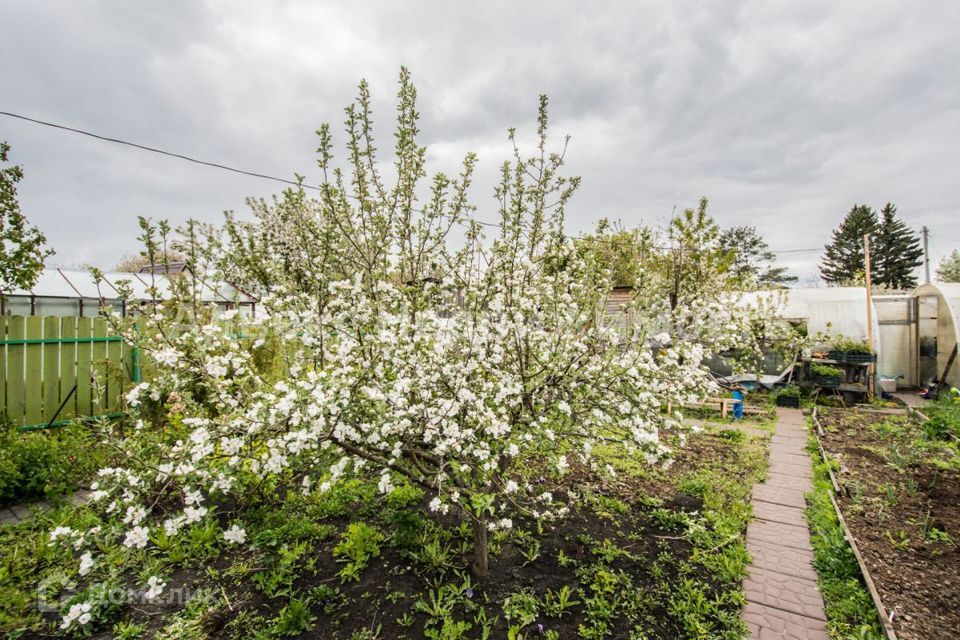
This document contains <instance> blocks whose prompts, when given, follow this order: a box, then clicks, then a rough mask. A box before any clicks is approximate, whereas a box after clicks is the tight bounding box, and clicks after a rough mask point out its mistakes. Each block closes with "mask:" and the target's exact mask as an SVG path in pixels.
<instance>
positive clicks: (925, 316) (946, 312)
mask: <svg viewBox="0 0 960 640" xmlns="http://www.w3.org/2000/svg"><path fill="white" fill-rule="evenodd" d="M913 297H914V298H915V299H916V301H917V307H918V311H919V313H918V319H919V322H918V323H917V325H916V335H917V344H919V349H918V351H917V354H916V367H917V369H918V370H919V380H920V383H921V384H928V383H930V382H931V381H933V380H942V381H944V382H945V383H946V384H947V385H949V386H954V387H955V386H960V364H958V358H957V343H958V335H960V334H958V331H960V323H958V316H957V313H958V311H960V284H947V283H942V282H937V283H928V284H923V285H920V286H919V287H917V289H916V290H915V291H914V292H913Z"/></svg>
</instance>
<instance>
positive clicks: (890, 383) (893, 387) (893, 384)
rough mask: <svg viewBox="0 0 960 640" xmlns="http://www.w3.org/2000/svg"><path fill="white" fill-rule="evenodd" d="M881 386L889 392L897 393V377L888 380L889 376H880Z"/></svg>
mask: <svg viewBox="0 0 960 640" xmlns="http://www.w3.org/2000/svg"><path fill="white" fill-rule="evenodd" d="M879 384H880V388H881V389H882V390H883V391H886V392H887V393H896V392H897V379H896V378H893V379H890V380H888V379H887V378H880V382H879Z"/></svg>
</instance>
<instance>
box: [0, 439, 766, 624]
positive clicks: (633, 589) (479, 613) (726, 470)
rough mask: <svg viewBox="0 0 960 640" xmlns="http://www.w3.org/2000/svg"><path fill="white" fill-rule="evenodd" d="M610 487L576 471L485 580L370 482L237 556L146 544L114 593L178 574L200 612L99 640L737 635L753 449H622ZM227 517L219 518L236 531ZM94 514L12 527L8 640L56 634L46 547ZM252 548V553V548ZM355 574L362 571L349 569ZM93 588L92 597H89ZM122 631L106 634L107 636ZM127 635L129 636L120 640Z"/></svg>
mask: <svg viewBox="0 0 960 640" xmlns="http://www.w3.org/2000/svg"><path fill="white" fill-rule="evenodd" d="M597 455H598V456H599V457H600V459H601V460H604V461H605V462H606V463H609V464H611V465H612V466H613V467H614V468H615V469H616V470H617V475H616V476H615V477H614V478H612V479H611V478H609V477H608V476H600V475H598V474H596V473H594V472H593V471H591V470H590V469H589V468H587V467H584V466H578V465H576V464H573V465H571V469H570V472H569V473H568V474H566V476H564V477H563V481H562V482H561V483H557V482H556V481H554V480H550V479H545V478H541V477H539V476H538V473H539V471H538V470H537V469H536V468H535V466H533V465H532V466H531V468H530V473H531V479H532V480H533V481H538V482H542V483H543V484H544V487H545V489H549V490H551V491H566V490H570V489H576V490H577V491H578V492H579V493H580V495H581V499H580V500H579V501H577V503H576V506H575V508H574V509H573V510H572V512H571V514H570V515H569V516H568V517H567V518H565V519H564V520H562V521H560V522H558V523H556V524H547V525H544V526H543V527H542V529H539V530H538V527H537V525H536V523H534V522H531V521H527V520H523V519H521V518H515V523H514V527H513V529H512V530H510V531H507V532H501V533H496V534H493V535H492V537H491V543H492V549H491V551H492V554H491V565H490V568H491V573H490V576H489V577H488V578H487V579H485V580H482V581H480V580H477V579H476V578H473V577H472V576H471V575H470V571H469V569H468V567H469V559H470V556H471V554H470V548H471V544H472V538H471V533H470V531H469V529H468V528H461V527H459V526H458V522H457V521H456V520H455V519H453V518H452V516H447V517H439V518H438V517H436V516H435V515H434V514H431V513H430V511H429V509H428V508H427V506H426V497H425V496H423V495H422V493H421V492H419V491H418V490H415V489H412V488H409V487H407V488H402V489H400V490H398V491H396V492H394V494H392V495H391V496H390V497H388V498H384V497H382V496H379V495H378V494H377V491H376V480H375V478H374V479H373V480H371V481H366V480H363V479H356V480H352V481H349V482H345V483H342V484H341V485H338V486H337V487H335V488H334V489H332V490H331V491H329V492H327V493H324V494H322V495H320V494H313V495H310V496H305V497H300V496H293V495H290V496H287V497H286V499H283V500H280V499H278V498H277V496H271V495H270V494H269V492H267V493H265V494H264V500H265V501H264V503H263V504H262V505H261V506H260V507H258V508H254V509H253V510H251V511H248V512H246V514H244V515H243V523H244V525H245V527H246V531H247V535H248V537H249V538H250V539H252V541H253V542H254V545H253V546H252V548H251V547H237V546H230V545H228V544H225V543H224V542H223V539H222V533H221V530H220V529H219V528H218V527H217V525H216V523H215V522H214V523H210V524H198V525H194V526H193V528H191V529H190V530H188V531H187V532H186V533H181V535H180V536H178V537H177V538H176V539H175V541H172V542H170V543H167V544H165V543H162V542H161V544H157V545H155V546H154V545H151V547H150V548H148V549H147V550H145V551H143V552H141V553H140V554H139V557H135V558H134V559H133V561H127V562H126V564H118V566H116V567H113V569H112V573H113V574H114V575H115V576H116V583H115V584H116V585H117V586H120V585H123V584H128V585H129V586H137V585H141V584H142V583H143V578H142V576H140V574H144V575H145V572H150V573H151V574H155V573H161V574H163V575H165V576H167V593H175V592H176V590H177V589H179V588H182V589H184V590H185V592H190V593H192V594H194V597H195V598H198V597H199V598H204V601H205V602H206V604H203V605H201V604H199V601H198V600H194V603H193V604H189V603H188V604H186V605H185V606H184V604H183V603H182V602H176V601H174V602H166V601H165V600H164V599H161V601H160V602H158V603H156V604H141V603H136V604H127V605H121V606H119V607H114V608H113V609H109V610H108V609H104V611H103V612H102V615H101V617H102V620H98V623H97V629H98V633H104V632H107V633H106V634H105V635H104V636H103V637H113V636H117V637H125V638H152V637H156V638H178V640H180V639H191V640H203V639H206V638H264V639H265V638H277V637H303V638H325V639H331V640H333V639H350V640H360V639H364V638H367V639H373V638H381V639H384V640H386V639H400V638H410V639H414V638H445V639H455V638H483V637H489V638H508V637H510V638H535V637H536V638H539V637H545V638H647V639H654V638H663V639H666V638H671V639H672V638H704V637H710V638H731V639H732V638H739V637H740V634H741V632H742V631H743V627H742V622H741V620H740V610H741V607H742V603H743V595H742V590H741V579H742V576H743V572H744V568H745V565H746V560H747V555H746V549H745V544H744V530H745V527H746V522H747V520H748V519H749V516H750V508H749V501H748V500H747V496H748V495H749V491H750V487H751V486H752V484H753V483H754V482H755V481H756V480H757V479H758V478H759V477H761V476H762V474H763V473H764V469H765V451H764V446H763V444H762V441H761V440H760V439H759V438H751V437H749V436H744V435H743V434H741V433H739V432H736V431H729V432H728V431H716V432H707V433H700V434H697V435H693V436H691V437H690V439H689V441H688V443H687V446H686V447H684V448H682V449H678V451H677V455H676V457H675V460H674V462H673V463H672V465H670V466H668V467H667V468H664V467H662V466H653V467H651V466H649V465H647V464H646V463H643V462H640V461H638V460H637V459H636V457H635V456H632V455H629V454H627V453H626V452H625V451H624V450H623V449H621V448H620V447H614V446H612V445H611V446H610V447H609V449H606V450H604V451H599V452H597ZM231 510H232V506H231V505H227V504H222V505H219V512H220V513H221V518H220V520H221V525H220V526H221V527H223V528H226V525H225V523H226V522H227V520H228V519H229V520H231V521H233V519H234V518H235V514H234V515H231V516H230V517H229V518H228V516H227V514H228V513H229V512H230V511H231ZM91 517H92V516H91V514H90V513H89V512H88V510H87V509H85V508H79V509H77V508H69V507H66V508H63V509H61V510H59V511H57V512H54V513H51V514H47V515H45V516H41V517H38V518H37V520H36V521H35V522H33V523H27V524H23V525H19V526H18V527H15V528H14V527H7V528H4V529H0V545H2V548H3V549H4V552H3V564H4V566H5V567H6V569H7V572H6V573H5V574H2V573H0V595H2V596H4V597H3V599H2V603H0V627H2V628H4V629H10V630H12V629H18V628H20V629H23V635H22V636H18V637H23V638H34V637H49V634H50V632H51V631H55V630H56V624H57V621H58V619H59V617H58V616H57V615H55V614H53V613H49V614H45V615H44V616H43V617H41V616H40V614H38V613H37V612H36V603H35V598H34V594H35V593H36V588H37V584H38V581H40V582H43V581H45V580H49V579H50V578H51V577H54V576H57V575H61V574H64V573H68V572H69V567H70V566H71V564H72V562H73V560H72V557H71V556H70V554H64V553H63V552H62V551H61V550H60V549H54V548H51V547H49V545H48V544H47V537H46V532H48V531H49V529H50V528H51V527H52V526H53V525H68V526H76V527H78V528H79V527H82V526H84V524H89V522H91ZM241 548H242V549H243V550H241ZM351 567H352V569H351ZM84 586H86V585H83V584H81V585H80V588H81V589H82V588H83V587H84ZM111 629H113V633H112V635H111V634H110V633H109V632H110V630H111ZM121 632H123V633H125V634H126V635H124V634H123V633H121Z"/></svg>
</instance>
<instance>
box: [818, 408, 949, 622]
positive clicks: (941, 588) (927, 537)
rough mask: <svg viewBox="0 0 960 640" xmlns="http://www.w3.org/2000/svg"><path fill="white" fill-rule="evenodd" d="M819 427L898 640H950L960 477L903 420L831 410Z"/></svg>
mask: <svg viewBox="0 0 960 640" xmlns="http://www.w3.org/2000/svg"><path fill="white" fill-rule="evenodd" d="M820 421H821V423H822V424H823V426H824V429H825V430H826V435H825V436H824V437H823V438H822V440H823V445H824V448H825V449H826V450H827V451H828V452H829V453H831V454H833V455H834V456H836V457H838V458H839V460H840V465H841V469H840V471H839V472H838V473H837V478H838V482H839V483H840V484H841V488H842V490H843V491H842V492H841V493H842V495H841V496H840V500H839V502H840V506H841V509H842V510H843V515H844V518H845V519H846V521H847V525H848V526H849V528H850V530H851V532H852V533H853V535H854V537H855V538H856V541H857V545H858V546H859V548H860V551H861V553H862V555H863V557H864V561H865V563H866V565H867V568H868V569H869V571H870V575H871V577H872V578H873V580H874V582H875V583H876V586H877V590H878V591H879V593H880V597H881V600H882V601H883V603H884V606H885V607H886V608H887V609H888V610H892V611H894V612H895V617H894V628H895V631H896V633H897V635H898V636H899V637H900V638H903V639H904V640H935V639H944V640H947V639H950V640H955V639H956V638H957V637H958V634H960V547H958V545H957V541H960V472H958V471H956V467H955V466H954V467H953V469H945V468H943V467H944V466H945V465H944V464H942V463H941V464H934V460H933V458H934V457H939V456H940V455H942V454H937V453H931V452H930V450H929V449H925V448H924V446H923V441H924V440H923V439H924V434H923V430H922V429H921V428H919V427H918V426H917V425H916V424H914V423H912V422H910V421H909V420H908V419H906V418H902V417H896V416H889V415H880V414H876V413H863V412H857V411H846V410H839V409H833V410H829V411H821V413H820ZM879 425H885V426H884V427H882V428H879V429H878V428H877V427H878V426H879ZM918 444H919V447H918ZM947 457H949V452H947ZM932 528H935V529H937V530H940V531H943V532H946V534H948V535H949V536H950V540H943V539H937V538H938V536H937V534H935V533H934V534H932V535H931V533H930V532H931V529H932Z"/></svg>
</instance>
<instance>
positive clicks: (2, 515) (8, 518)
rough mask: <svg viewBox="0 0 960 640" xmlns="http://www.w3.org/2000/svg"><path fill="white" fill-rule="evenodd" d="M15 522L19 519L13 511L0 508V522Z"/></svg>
mask: <svg viewBox="0 0 960 640" xmlns="http://www.w3.org/2000/svg"><path fill="white" fill-rule="evenodd" d="M17 522H20V519H19V518H18V517H17V515H16V514H15V513H14V512H13V511H10V509H2V510H0V524H16V523H17Z"/></svg>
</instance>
